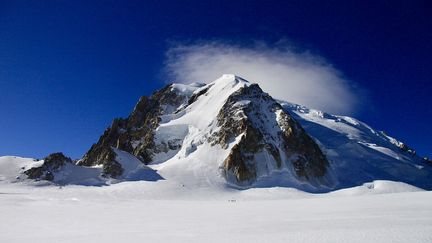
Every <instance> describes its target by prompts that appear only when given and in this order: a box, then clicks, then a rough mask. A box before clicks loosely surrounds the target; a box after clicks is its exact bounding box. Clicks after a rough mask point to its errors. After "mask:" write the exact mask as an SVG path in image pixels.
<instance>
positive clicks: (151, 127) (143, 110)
mask: <svg viewBox="0 0 432 243" xmlns="http://www.w3.org/2000/svg"><path fill="white" fill-rule="evenodd" d="M188 99H189V97H188V96H186V94H179V93H178V92H176V89H175V88H174V87H173V85H168V86H166V87H165V88H163V89H161V90H159V91H157V92H156V93H154V94H153V95H152V96H150V97H148V98H147V97H145V96H143V97H141V98H140V100H139V101H138V103H137V105H136V106H135V108H134V110H133V111H132V113H131V115H130V116H129V117H128V118H126V119H121V118H118V119H115V120H114V121H113V123H112V125H111V127H110V128H108V129H106V130H105V132H104V134H103V135H102V136H101V137H100V139H99V141H98V142H97V143H96V144H93V146H92V147H91V148H90V150H89V151H88V152H87V153H86V154H85V155H84V157H83V158H82V160H80V161H79V162H78V165H83V166H94V165H103V171H104V175H105V176H110V177H113V178H116V177H118V176H119V175H121V174H122V168H121V165H120V164H119V163H118V162H116V161H115V153H114V152H113V150H112V148H117V149H120V150H123V151H126V152H128V153H130V154H132V155H134V156H136V157H137V158H138V159H139V160H141V161H142V162H143V163H145V164H148V163H150V162H151V161H152V157H153V154H154V152H155V151H157V150H158V149H160V148H158V147H156V146H155V143H154V131H155V129H156V128H157V127H158V125H159V122H160V121H161V116H162V115H164V114H166V113H172V112H173V111H175V110H177V109H178V108H179V107H180V106H181V105H183V104H184V103H185V102H186V101H187V100H188ZM173 147H175V145H174V144H170V145H169V146H168V148H166V149H171V148H173ZM162 149H163V148H162Z"/></svg>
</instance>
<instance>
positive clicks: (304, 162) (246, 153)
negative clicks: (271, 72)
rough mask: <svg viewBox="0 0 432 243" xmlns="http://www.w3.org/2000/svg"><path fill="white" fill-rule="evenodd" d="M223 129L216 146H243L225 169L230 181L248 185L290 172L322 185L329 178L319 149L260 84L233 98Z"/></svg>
mask: <svg viewBox="0 0 432 243" xmlns="http://www.w3.org/2000/svg"><path fill="white" fill-rule="evenodd" d="M217 124H218V127H219V129H218V130H217V131H216V132H215V133H214V134H213V135H212V136H211V137H210V141H211V142H212V143H213V144H220V145H221V146H222V147H225V148H227V147H228V145H229V144H230V143H232V142H234V141H237V142H235V144H234V146H233V147H232V148H231V151H230V153H229V155H228V157H227V158H226V159H225V160H224V161H223V165H222V170H223V172H224V173H223V174H224V175H225V177H226V178H227V180H228V181H230V182H233V183H235V184H239V185H248V184H251V183H253V182H254V181H255V180H256V179H257V178H258V177H261V176H268V175H270V174H271V173H272V172H273V171H278V170H282V169H284V168H285V169H288V170H291V171H293V172H294V173H293V174H294V176H297V177H298V178H299V179H301V180H309V179H313V180H315V181H319V178H321V177H323V176H324V175H325V174H326V171H327V167H328V161H327V159H326V157H325V156H324V154H323V153H322V152H321V150H320V148H319V147H318V145H317V144H316V143H315V142H314V141H313V140H312V139H311V138H310V137H309V136H308V135H307V134H306V132H305V131H304V130H303V128H302V127H301V126H300V125H299V124H298V123H297V122H296V121H295V120H294V119H293V118H292V117H291V116H290V115H289V114H288V113H286V112H285V111H284V110H283V108H282V106H281V105H280V104H279V103H277V102H276V101H275V100H274V99H273V98H272V97H271V96H269V95H268V94H267V93H265V92H263V91H262V90H261V88H260V87H259V86H258V85H257V84H251V85H248V86H244V87H242V88H240V89H239V90H237V91H236V92H234V93H233V94H232V95H231V96H229V98H228V99H227V101H226V103H225V104H224V106H223V107H222V109H221V110H220V112H219V114H218V117H217ZM321 182H322V181H321Z"/></svg>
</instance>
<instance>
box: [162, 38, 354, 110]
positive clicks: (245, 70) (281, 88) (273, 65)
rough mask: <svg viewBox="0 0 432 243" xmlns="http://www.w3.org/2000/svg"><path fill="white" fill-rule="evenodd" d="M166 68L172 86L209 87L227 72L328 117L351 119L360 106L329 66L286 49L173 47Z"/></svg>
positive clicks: (212, 44)
mask: <svg viewBox="0 0 432 243" xmlns="http://www.w3.org/2000/svg"><path fill="white" fill-rule="evenodd" d="M165 69H166V70H165V71H166V72H167V74H168V76H169V77H170V78H171V79H172V80H171V81H174V82H180V83H192V82H205V83H208V82H211V81H213V80H215V79H217V78H218V77H220V76H221V75H222V74H225V73H232V74H236V75H238V76H240V77H242V78H244V79H246V80H249V81H251V82H254V83H258V84H259V85H260V86H261V88H262V89H263V90H264V91H266V92H268V93H269V94H270V95H272V96H273V97H274V98H276V99H282V100H286V101H289V102H293V103H297V104H301V105H305V106H308V107H310V108H316V109H320V110H324V111H328V112H331V113H337V114H352V113H353V112H354V111H355V110H356V105H357V103H358V97H357V95H356V94H355V91H354V90H353V88H352V87H351V83H350V82H349V81H347V80H345V79H344V78H343V77H342V75H341V73H340V72H339V71H338V70H336V69H335V68H334V67H333V66H332V65H331V64H330V63H329V62H327V61H326V60H325V59H323V58H322V57H320V56H317V55H313V54H311V53H309V52H306V51H305V52H297V51H294V50H293V49H292V48H289V47H287V46H280V45H279V46H277V47H274V48H272V47H269V46H268V45H265V44H262V43H261V44H257V45H255V46H253V47H242V46H239V45H230V44H224V43H219V42H206V43H205V42H201V43H195V44H190V45H175V46H172V47H171V48H170V49H169V50H168V52H167V60H166V63H165Z"/></svg>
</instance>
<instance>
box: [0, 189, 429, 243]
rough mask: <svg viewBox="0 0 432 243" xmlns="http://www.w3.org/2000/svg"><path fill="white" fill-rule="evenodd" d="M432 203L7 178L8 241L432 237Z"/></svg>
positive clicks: (403, 193) (385, 194)
mask: <svg viewBox="0 0 432 243" xmlns="http://www.w3.org/2000/svg"><path fill="white" fill-rule="evenodd" d="M152 183H153V185H151V184H152ZM156 184H157V185H158V186H156ZM391 192H398V193H391ZM155 198H157V199H155ZM175 198H177V199H175ZM431 202H432V192H429V191H423V190H421V189H418V188H415V187H412V186H409V185H407V184H404V183H397V182H388V181H375V182H373V183H368V184H365V185H363V186H360V187H355V188H350V189H344V190H339V191H335V192H332V193H325V194H310V193H305V192H301V191H298V190H295V189H289V188H255V189H249V190H244V191H238V190H230V189H223V190H222V189H221V190H220V191H212V192H206V191H205V190H203V191H199V190H196V189H194V190H189V189H188V188H185V187H182V186H181V185H175V184H172V183H169V182H167V181H165V182H163V183H160V182H158V183H156V182H144V181H138V182H123V183H118V184H114V185H111V186H103V187H89V186H66V187H61V188H60V187H54V186H42V185H39V186H35V185H34V184H31V185H29V184H23V183H14V184H10V183H0V205H1V207H0V215H1V216H2V218H1V220H0V242H204V241H205V242H247V241H248V242H318V241H319V242H432V204H431Z"/></svg>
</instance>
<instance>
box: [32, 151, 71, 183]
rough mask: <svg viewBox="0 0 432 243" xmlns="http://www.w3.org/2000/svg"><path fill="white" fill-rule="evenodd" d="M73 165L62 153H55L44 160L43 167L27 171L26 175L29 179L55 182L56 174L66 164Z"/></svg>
mask: <svg viewBox="0 0 432 243" xmlns="http://www.w3.org/2000/svg"><path fill="white" fill-rule="evenodd" d="M72 163H73V161H72V160H71V159H70V158H68V157H66V156H64V155H63V154H62V153H53V154H50V155H48V156H47V157H46V158H44V162H43V164H42V166H40V167H33V168H30V169H28V170H25V171H24V174H26V175H27V176H28V178H29V179H36V180H48V181H53V180H54V172H57V171H59V170H61V169H62V167H63V166H65V165H66V164H72Z"/></svg>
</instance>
